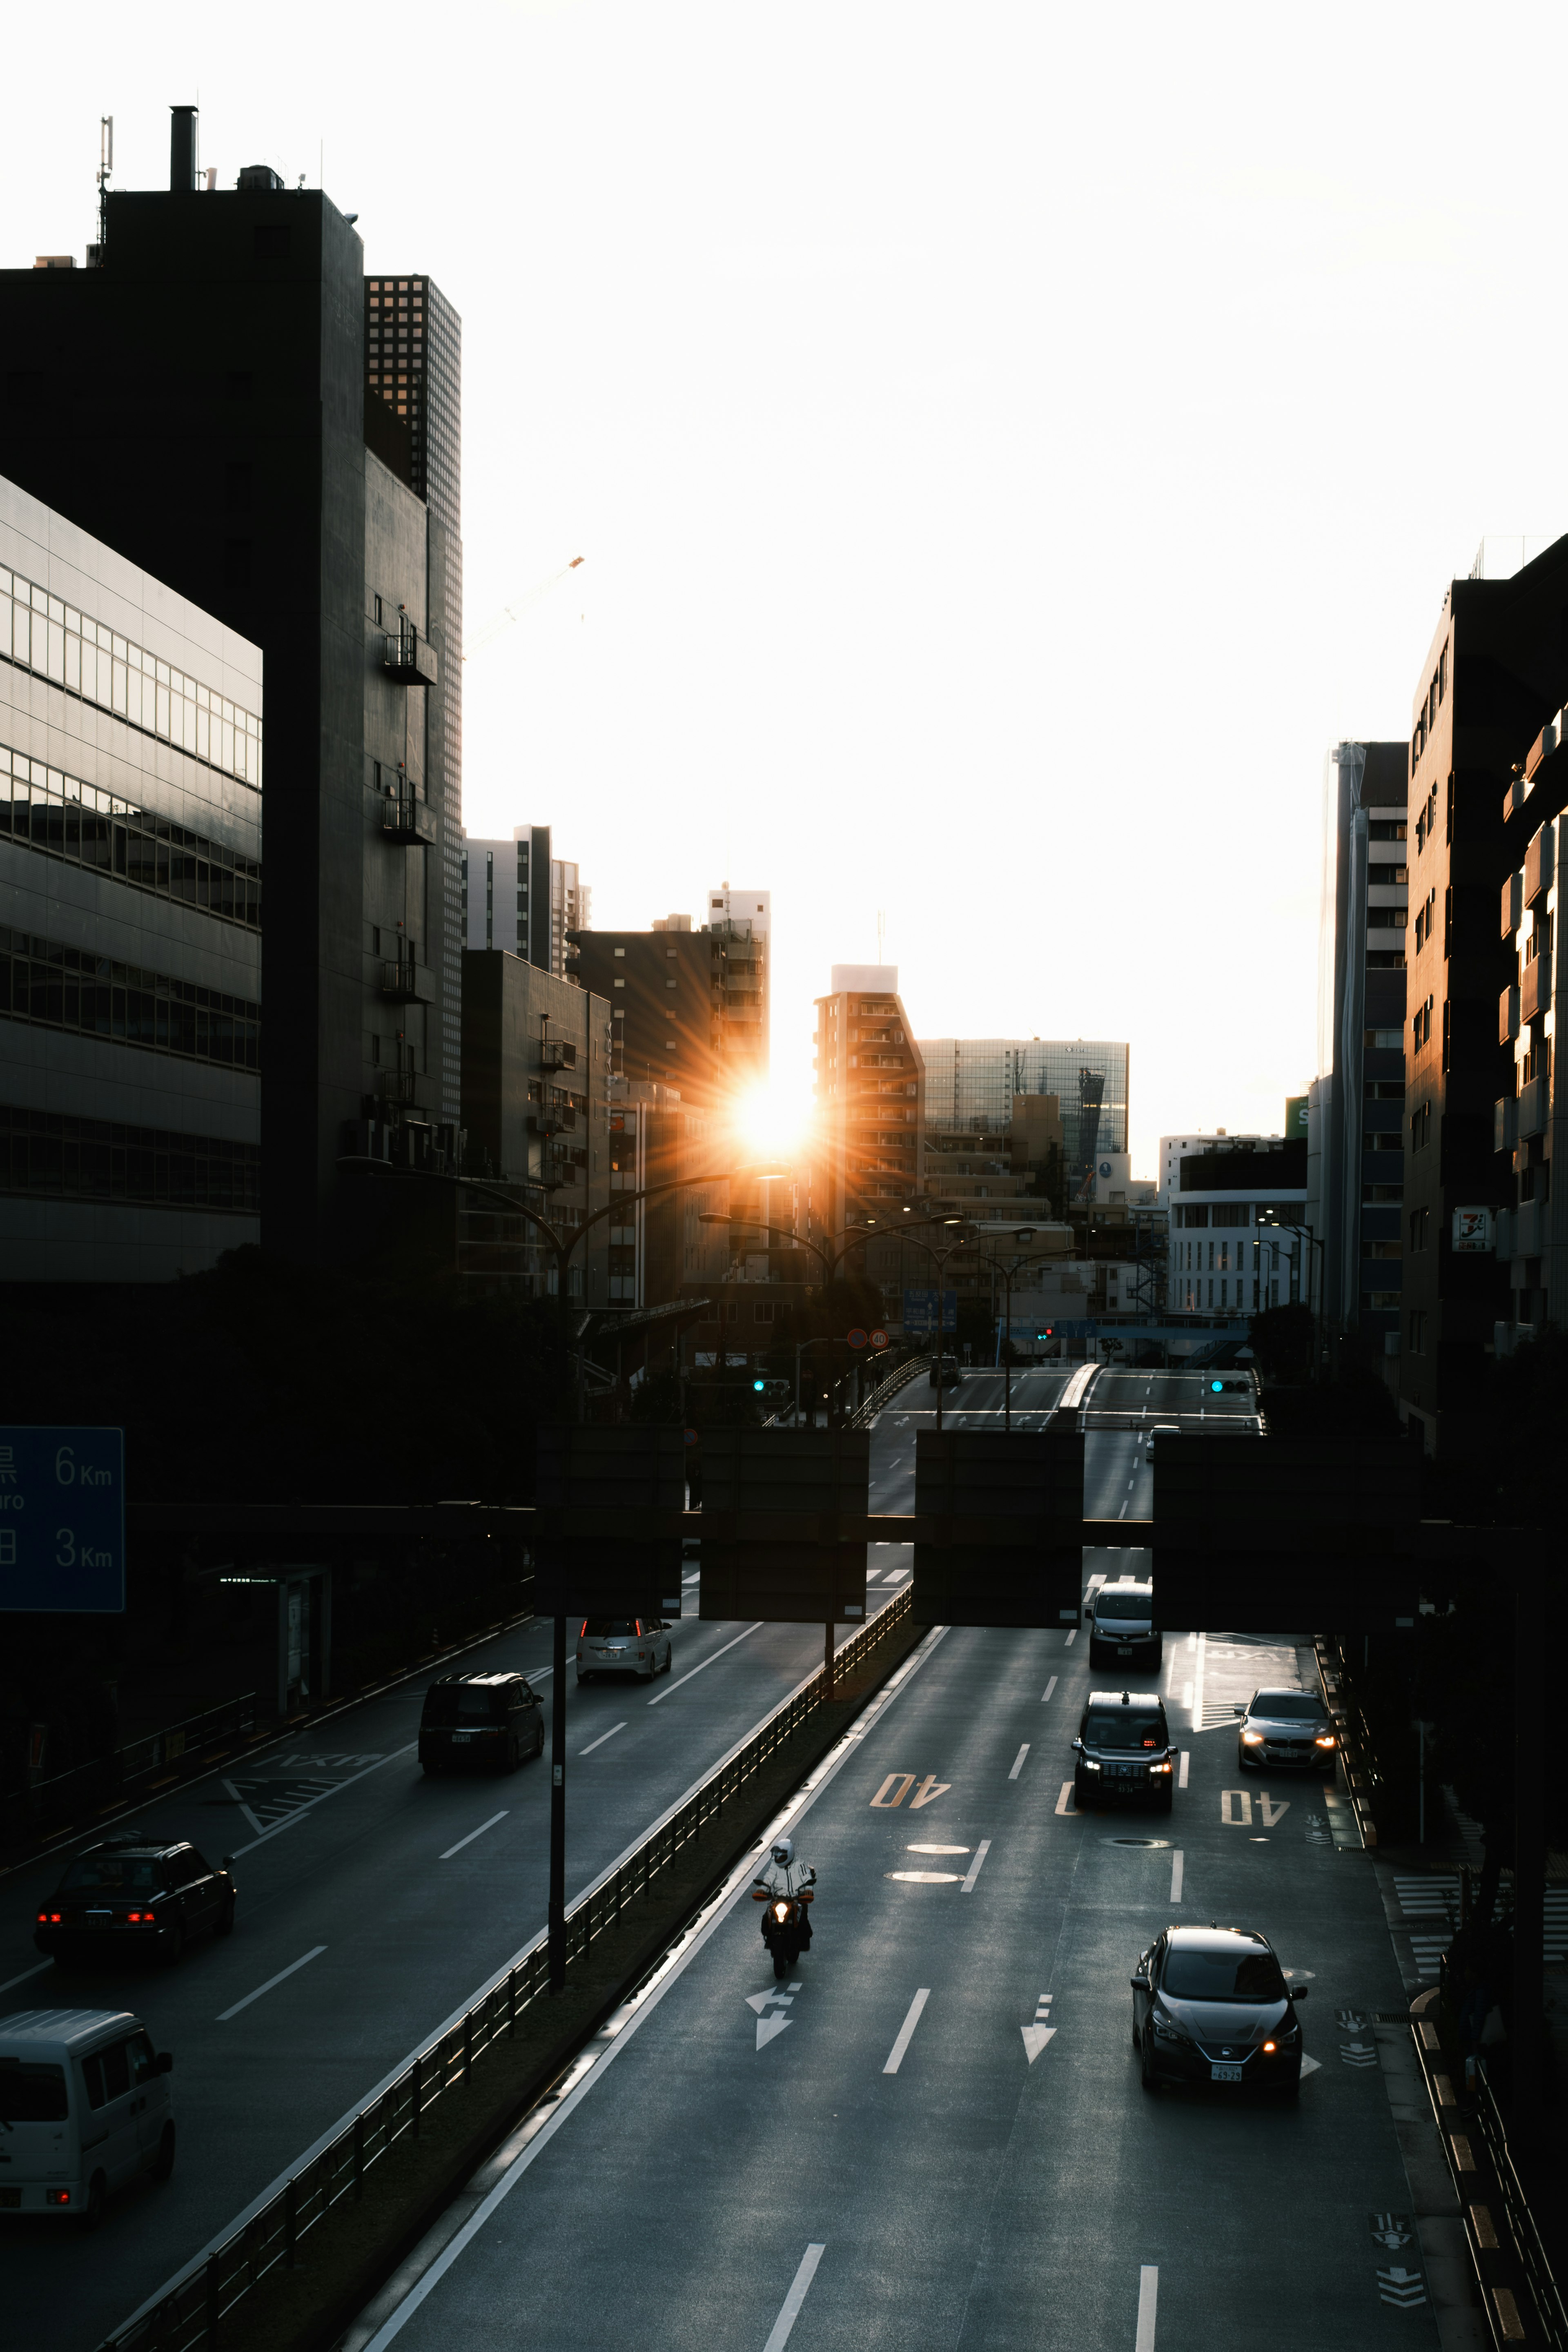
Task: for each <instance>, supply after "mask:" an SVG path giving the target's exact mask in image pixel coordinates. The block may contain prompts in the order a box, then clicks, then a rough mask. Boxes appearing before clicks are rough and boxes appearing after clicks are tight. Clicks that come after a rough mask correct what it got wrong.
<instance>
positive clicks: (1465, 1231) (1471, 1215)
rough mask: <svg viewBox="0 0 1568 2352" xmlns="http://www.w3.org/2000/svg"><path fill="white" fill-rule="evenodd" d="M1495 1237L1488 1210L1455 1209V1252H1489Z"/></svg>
mask: <svg viewBox="0 0 1568 2352" xmlns="http://www.w3.org/2000/svg"><path fill="white" fill-rule="evenodd" d="M1494 1239H1495V1235H1494V1234H1493V1230H1492V1213H1491V1211H1490V1210H1489V1209H1456V1210H1455V1212H1454V1247H1455V1249H1456V1250H1489V1249H1490V1248H1491V1247H1492V1244H1493V1242H1494Z"/></svg>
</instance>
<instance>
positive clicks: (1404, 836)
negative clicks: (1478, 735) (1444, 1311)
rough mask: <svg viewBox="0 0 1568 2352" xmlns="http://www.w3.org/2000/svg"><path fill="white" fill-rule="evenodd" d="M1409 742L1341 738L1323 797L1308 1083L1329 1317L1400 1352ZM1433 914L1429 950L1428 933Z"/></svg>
mask: <svg viewBox="0 0 1568 2352" xmlns="http://www.w3.org/2000/svg"><path fill="white" fill-rule="evenodd" d="M1408 773H1409V757H1408V753H1407V751H1406V747H1405V744H1403V743H1341V744H1338V745H1336V747H1335V748H1334V750H1333V751H1331V753H1330V754H1329V778H1328V782H1327V787H1326V789H1325V792H1324V794H1323V817H1324V834H1323V845H1322V869H1321V870H1322V885H1321V900H1320V912H1319V950H1318V973H1319V1007H1318V1069H1319V1075H1318V1076H1317V1077H1316V1078H1315V1079H1314V1080H1313V1082H1312V1084H1311V1086H1310V1087H1309V1088H1308V1093H1307V1123H1308V1183H1307V1190H1308V1221H1309V1223H1310V1225H1311V1227H1312V1231H1313V1233H1314V1234H1315V1235H1316V1236H1317V1238H1318V1241H1319V1242H1320V1243H1321V1257H1322V1264H1321V1274H1322V1294H1323V1295H1322V1307H1323V1313H1324V1318H1325V1321H1326V1324H1327V1327H1328V1328H1330V1329H1331V1330H1335V1331H1350V1330H1359V1331H1360V1332H1361V1334H1362V1336H1363V1339H1365V1340H1367V1341H1368V1342H1369V1343H1370V1344H1371V1346H1372V1347H1373V1348H1374V1349H1376V1350H1377V1351H1378V1352H1380V1353H1384V1354H1386V1356H1387V1357H1388V1358H1389V1359H1390V1360H1392V1359H1393V1358H1394V1357H1396V1356H1397V1355H1398V1352H1399V1344H1400V1314H1401V1303H1402V1297H1403V1276H1404V1256H1405V1214H1404V1188H1405V1160H1404V1130H1405V1044H1406V1040H1405V979H1406V970H1407V963H1408V960H1409V956H1410V953H1411V929H1410V906H1409V899H1410V884H1409V841H1408V824H1407V816H1406V808H1405V793H1406V789H1407V782H1408ZM1426 937H1427V933H1426V919H1425V917H1423V919H1422V940H1423V946H1424V947H1425V945H1426Z"/></svg>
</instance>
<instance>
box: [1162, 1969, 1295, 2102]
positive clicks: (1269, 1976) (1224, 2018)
mask: <svg viewBox="0 0 1568 2352" xmlns="http://www.w3.org/2000/svg"><path fill="white" fill-rule="evenodd" d="M1306 1998H1307V1987H1306V1986H1305V1985H1298V1986H1296V1987H1295V1989H1294V1990H1292V1989H1291V1988H1290V1987H1289V1985H1287V1983H1286V1981H1285V1979H1284V1976H1283V1974H1282V1973H1281V1970H1280V1967H1279V1960H1278V1959H1277V1958H1276V1957H1275V1954H1274V1948H1273V1946H1272V1945H1271V1944H1270V1943H1269V1941H1268V1937H1267V1936H1259V1935H1258V1934H1256V1933H1254V1932H1251V1931H1249V1930H1247V1929H1246V1928H1242V1927H1167V1928H1166V1930H1165V1932H1164V1934H1163V1936H1161V1937H1157V1938H1156V1939H1155V1941H1154V1942H1153V1943H1152V1944H1151V1945H1150V1947H1149V1949H1148V1950H1147V1951H1146V1952H1145V1953H1144V1954H1143V1956H1142V1958H1141V1959H1140V1960H1139V1963H1138V1966H1137V1968H1136V1969H1134V1970H1133V1972H1132V2046H1133V2048H1134V2049H1135V2050H1136V2051H1137V2052H1138V2053H1140V2056H1141V2058H1142V2079H1143V2088H1144V2089H1145V2090H1146V2091H1155V2090H1158V2089H1159V2087H1160V2084H1162V2083H1224V2084H1236V2085H1237V2086H1239V2087H1240V2088H1241V2089H1243V2090H1247V2089H1256V2090H1260V2091H1277V2092H1279V2095H1280V2096H1281V2097H1283V2098H1291V2099H1293V2098H1294V2097H1295V2095H1296V2093H1297V2092H1298V2090H1299V2089H1300V2084H1301V2027H1300V2021H1299V2020H1298V2018H1297V2016H1296V2012H1295V2009H1294V2007H1293V2004H1294V2003H1295V2002H1296V2001H1299V2000H1306Z"/></svg>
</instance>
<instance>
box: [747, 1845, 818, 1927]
mask: <svg viewBox="0 0 1568 2352" xmlns="http://www.w3.org/2000/svg"><path fill="white" fill-rule="evenodd" d="M815 1893H816V1871H815V1870H813V1869H812V1868H811V1867H810V1865H809V1864H806V1863H804V1862H801V1861H799V1860H797V1858H796V1855H795V1841H794V1839H793V1838H787V1837H782V1838H775V1839H774V1841H773V1851H772V1853H771V1854H770V1855H769V1857H768V1860H767V1863H766V1864H765V1865H764V1866H763V1871H762V1873H761V1874H760V1876H758V1877H757V1878H755V1879H753V1880H752V1902H753V1903H770V1902H772V1903H776V1902H779V1901H780V1900H783V1899H788V1900H790V1901H792V1902H797V1903H799V1905H800V1906H801V1913H800V1944H801V1949H802V1950H803V1951H805V1950H806V1949H807V1948H809V1946H810V1943H811V1912H810V1910H809V1908H808V1907H807V1906H809V1905H810V1904H811V1902H812V1901H813V1900H814V1898H815ZM768 1924H769V1923H768V1920H767V1917H766V1915H764V1916H763V1939H764V1941H765V1940H766V1937H767V1932H768Z"/></svg>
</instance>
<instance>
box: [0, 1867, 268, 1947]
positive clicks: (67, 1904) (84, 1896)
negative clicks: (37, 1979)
mask: <svg viewBox="0 0 1568 2352" xmlns="http://www.w3.org/2000/svg"><path fill="white" fill-rule="evenodd" d="M232 1870H233V1864H231V1863H230V1862H229V1861H228V1859H227V1857H225V1859H224V1861H223V1862H222V1863H221V1864H219V1866H218V1868H217V1869H216V1870H215V1869H214V1868H213V1866H212V1864H211V1863H210V1862H207V1861H206V1860H205V1858H204V1857H203V1855H202V1854H200V1853H198V1852H197V1850H196V1848H195V1846H194V1845H189V1844H187V1843H185V1841H184V1839H149V1838H137V1837H131V1836H126V1837H112V1838H105V1839H104V1840H103V1842H102V1843H101V1844H100V1845H89V1847H88V1848H87V1850H86V1852H85V1853H79V1854H78V1855H77V1857H76V1860H75V1861H74V1862H73V1863H71V1864H70V1865H69V1867H68V1869H67V1871H66V1873H65V1875H64V1877H63V1878H62V1879H61V1880H60V1883H59V1885H58V1887H57V1888H56V1889H55V1892H54V1893H53V1895H50V1897H49V1899H48V1901H47V1903H45V1904H43V1905H41V1906H40V1907H39V1910H38V1914H37V1922H36V1924H35V1926H34V1928H33V1941H34V1943H35V1944H36V1945H37V1948H38V1949H39V1951H40V1952H47V1954H48V1955H49V1957H50V1958H51V1959H55V1960H58V1961H60V1962H62V1963H64V1962H68V1961H71V1960H88V1959H94V1958H97V1957H98V1956H99V1955H100V1954H107V1953H112V1954H113V1956H114V1958H116V1959H117V1960H121V1959H123V1958H125V1957H126V1955H127V1953H132V1952H145V1953H147V1954H149V1955H153V1956H155V1957H156V1958H159V1959H163V1960H169V1961H171V1962H172V1961H174V1960H177V1959H178V1958H179V1957H180V1954H181V1953H182V1952H183V1951H184V1948H185V1946H186V1945H187V1944H188V1943H189V1942H190V1941H191V1940H192V1938H193V1937H196V1936H203V1935H214V1936H226V1935H227V1934H228V1932H229V1930H230V1928H231V1927H233V1926H234V1906H235V1902H236V1898H237V1888H236V1886H235V1883H234V1879H233V1877H232V1875H231V1872H232Z"/></svg>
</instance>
